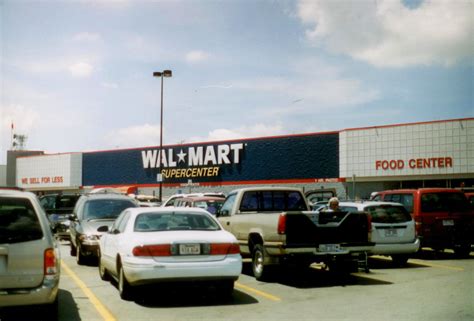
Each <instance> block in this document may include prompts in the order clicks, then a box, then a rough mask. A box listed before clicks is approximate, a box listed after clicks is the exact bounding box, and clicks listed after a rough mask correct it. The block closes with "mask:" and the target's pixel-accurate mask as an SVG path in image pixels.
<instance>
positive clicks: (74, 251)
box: [69, 242, 77, 256]
mask: <svg viewBox="0 0 474 321" xmlns="http://www.w3.org/2000/svg"><path fill="white" fill-rule="evenodd" d="M76 251H77V249H76V247H75V246H74V244H72V242H71V251H70V252H69V254H71V256H76Z"/></svg>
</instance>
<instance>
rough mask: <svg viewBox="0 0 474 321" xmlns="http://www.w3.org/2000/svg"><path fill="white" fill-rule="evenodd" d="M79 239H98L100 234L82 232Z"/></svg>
mask: <svg viewBox="0 0 474 321" xmlns="http://www.w3.org/2000/svg"><path fill="white" fill-rule="evenodd" d="M79 240H81V241H98V240H100V235H95V234H82V235H81V236H79Z"/></svg>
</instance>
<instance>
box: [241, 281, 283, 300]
mask: <svg viewBox="0 0 474 321" xmlns="http://www.w3.org/2000/svg"><path fill="white" fill-rule="evenodd" d="M235 285H236V286H237V287H238V288H241V289H242V290H245V291H248V292H252V293H255V294H257V295H260V296H263V297H264V298H267V299H269V300H272V301H277V302H278V301H281V299H280V298H279V297H276V296H274V295H271V294H269V293H266V292H262V291H260V290H257V289H254V288H251V287H249V286H246V285H243V284H240V283H239V282H235Z"/></svg>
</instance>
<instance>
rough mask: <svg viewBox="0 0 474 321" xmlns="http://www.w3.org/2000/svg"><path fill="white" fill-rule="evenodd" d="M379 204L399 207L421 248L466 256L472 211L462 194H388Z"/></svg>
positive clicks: (447, 191) (452, 191) (435, 190)
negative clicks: (413, 225)
mask: <svg viewBox="0 0 474 321" xmlns="http://www.w3.org/2000/svg"><path fill="white" fill-rule="evenodd" d="M377 194H378V195H377V196H378V197H379V198H380V200H383V201H387V202H397V203H401V204H402V205H403V206H405V208H406V209H407V210H408V212H410V214H411V215H412V217H413V218H414V220H415V223H416V231H417V234H418V237H419V238H420V240H421V246H422V247H430V248H432V249H434V250H439V251H441V250H444V249H453V250H454V252H455V253H456V254H457V255H458V256H460V257H465V256H468V255H469V253H470V252H471V245H472V243H473V239H474V209H473V207H472V206H471V205H470V204H469V201H468V199H467V197H466V196H465V195H464V193H463V192H462V191H460V190H457V189H451V188H420V189H400V190H388V191H381V192H378V193H377Z"/></svg>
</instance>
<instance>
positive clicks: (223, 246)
mask: <svg viewBox="0 0 474 321" xmlns="http://www.w3.org/2000/svg"><path fill="white" fill-rule="evenodd" d="M239 253H240V247H239V244H237V243H216V244H211V249H210V252H209V254H210V255H227V254H239Z"/></svg>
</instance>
